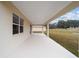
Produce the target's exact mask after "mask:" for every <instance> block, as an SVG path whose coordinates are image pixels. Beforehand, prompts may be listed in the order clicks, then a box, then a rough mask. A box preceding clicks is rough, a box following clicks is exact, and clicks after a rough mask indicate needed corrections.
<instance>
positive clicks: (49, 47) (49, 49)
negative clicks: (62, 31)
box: [8, 34, 76, 58]
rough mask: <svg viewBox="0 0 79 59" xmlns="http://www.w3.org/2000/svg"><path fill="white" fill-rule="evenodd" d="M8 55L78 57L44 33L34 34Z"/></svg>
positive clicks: (16, 56)
mask: <svg viewBox="0 0 79 59" xmlns="http://www.w3.org/2000/svg"><path fill="white" fill-rule="evenodd" d="M8 57H15V58H20V57H21V58H76V56H74V55H73V54H72V53H71V52H69V51H68V50H66V49H65V48H63V47H62V46H60V45H59V44H58V43H56V42H55V41H53V40H52V39H50V38H49V37H47V36H46V35H44V34H32V35H31V37H29V38H28V39H26V40H25V41H24V42H23V43H22V44H21V45H20V46H19V47H17V48H16V49H15V50H14V51H13V52H12V53H11V54H10V55H9V56H8Z"/></svg>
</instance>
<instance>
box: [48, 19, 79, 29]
mask: <svg viewBox="0 0 79 59" xmlns="http://www.w3.org/2000/svg"><path fill="white" fill-rule="evenodd" d="M70 27H74V28H75V27H79V20H67V21H64V20H59V21H58V23H53V24H49V28H70Z"/></svg>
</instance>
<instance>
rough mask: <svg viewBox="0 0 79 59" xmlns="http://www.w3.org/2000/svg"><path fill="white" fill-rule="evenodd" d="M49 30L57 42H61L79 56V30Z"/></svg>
mask: <svg viewBox="0 0 79 59" xmlns="http://www.w3.org/2000/svg"><path fill="white" fill-rule="evenodd" d="M49 32H50V34H49V35H50V37H51V38H53V39H54V40H55V41H56V42H58V43H59V44H61V45H62V46H63V47H65V48H66V49H67V50H69V51H70V52H72V53H73V54H75V55H76V56H79V52H78V46H79V44H78V42H79V30H78V31H77V30H69V29H50V31H49Z"/></svg>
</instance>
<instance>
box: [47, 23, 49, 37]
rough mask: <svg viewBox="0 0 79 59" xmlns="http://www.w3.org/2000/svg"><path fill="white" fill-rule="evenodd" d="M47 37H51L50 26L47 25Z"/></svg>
mask: <svg viewBox="0 0 79 59" xmlns="http://www.w3.org/2000/svg"><path fill="white" fill-rule="evenodd" d="M47 36H49V24H47Z"/></svg>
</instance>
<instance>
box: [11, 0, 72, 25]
mask: <svg viewBox="0 0 79 59" xmlns="http://www.w3.org/2000/svg"><path fill="white" fill-rule="evenodd" d="M12 3H13V4H14V5H15V6H16V7H17V8H18V9H19V10H20V11H21V12H22V13H23V14H24V15H25V16H26V17H28V19H29V20H30V21H31V23H32V24H44V23H45V22H46V21H48V20H49V19H51V18H52V17H53V16H54V15H56V14H57V13H58V12H59V11H61V10H62V9H63V8H65V7H66V6H67V5H69V4H70V3H71V2H70V1H13V2H12Z"/></svg>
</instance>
